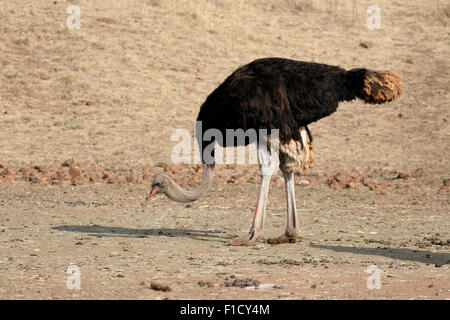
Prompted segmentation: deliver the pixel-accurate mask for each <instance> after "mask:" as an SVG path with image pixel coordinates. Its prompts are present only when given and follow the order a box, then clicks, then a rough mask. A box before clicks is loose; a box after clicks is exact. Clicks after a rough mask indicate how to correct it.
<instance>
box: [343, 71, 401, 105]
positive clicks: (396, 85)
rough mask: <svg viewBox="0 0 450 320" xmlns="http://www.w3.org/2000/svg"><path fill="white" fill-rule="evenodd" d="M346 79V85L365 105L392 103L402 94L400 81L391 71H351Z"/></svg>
mask: <svg viewBox="0 0 450 320" xmlns="http://www.w3.org/2000/svg"><path fill="white" fill-rule="evenodd" d="M346 77H347V83H348V84H347V85H348V86H349V87H350V88H351V90H353V91H354V93H355V95H356V96H357V97H358V98H360V99H361V100H363V101H364V102H366V103H371V104H380V103H385V102H389V101H393V100H395V99H396V98H397V97H398V96H400V95H401V93H402V79H401V78H400V76H399V75H397V74H396V73H395V72H392V71H373V70H367V69H353V70H350V71H348V72H347V74H346Z"/></svg>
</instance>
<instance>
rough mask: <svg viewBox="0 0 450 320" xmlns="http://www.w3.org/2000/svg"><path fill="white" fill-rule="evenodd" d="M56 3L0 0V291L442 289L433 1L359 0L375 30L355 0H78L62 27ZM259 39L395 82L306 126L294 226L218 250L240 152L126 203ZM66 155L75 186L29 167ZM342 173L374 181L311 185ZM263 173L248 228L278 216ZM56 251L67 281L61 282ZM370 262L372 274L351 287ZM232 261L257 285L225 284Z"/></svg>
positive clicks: (243, 222)
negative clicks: (169, 192) (208, 181)
mask: <svg viewBox="0 0 450 320" xmlns="http://www.w3.org/2000/svg"><path fill="white" fill-rule="evenodd" d="M69 4H72V3H71V2H68V1H61V0H58V1H48V2H33V3H32V4H30V3H28V2H27V3H25V2H24V3H21V2H20V1H19V2H17V1H16V2H6V3H4V4H2V6H1V7H0V135H1V138H0V163H3V164H6V163H7V164H8V165H9V166H10V169H8V170H11V172H9V171H8V172H6V171H5V170H6V168H5V167H1V164H0V175H1V176H2V177H1V179H0V244H1V245H0V298H2V299H28V298H30V299H107V298H113V299H136V298H137V299H166V298H167V299H216V298H220V299H234V298H239V299H252V298H263V299H351V298H353V299H354V298H356V299H361V298H362V299H394V298H398V299H422V298H423V299H450V273H449V266H450V248H449V246H450V232H449V230H450V228H449V227H450V223H449V221H450V219H449V216H450V212H449V203H450V192H449V191H448V188H445V187H443V185H444V180H445V179H448V178H450V176H449V168H450V166H449V159H450V126H449V122H448V121H449V103H448V101H450V83H449V70H450V56H449V55H448V52H449V49H450V48H449V42H448V35H449V34H448V26H449V22H450V6H449V5H448V3H447V1H433V5H430V3H427V2H423V1H410V2H408V5H404V4H403V3H400V2H395V1H394V2H393V1H384V0H383V1H378V4H379V6H380V8H381V19H382V20H381V29H380V30H368V29H367V27H366V19H367V17H368V14H367V13H366V9H367V7H368V6H369V5H371V4H372V3H371V2H370V1H315V0H310V1H307V0H304V1H293V0H290V1H288V0H285V1H265V2H261V1H250V0H249V1H200V0H197V1H194V0H191V1H187V0H185V1H172V0H169V1H159V0H153V1H132V0H119V1H115V2H114V5H109V4H106V3H105V4H102V3H97V2H93V1H87V0H86V1H84V0H81V1H77V4H78V5H79V6H80V8H81V29H80V30H68V29H67V28H66V25H65V22H66V18H67V13H66V8H67V7H68V6H69ZM361 43H363V45H361ZM267 56H280V57H286V58H293V59H298V60H306V61H316V62H323V63H329V64H335V65H340V66H342V67H345V68H355V67H367V68H370V69H388V70H393V71H396V72H397V73H399V74H400V75H401V76H402V78H403V82H404V92H403V95H402V96H401V98H400V99H399V100H397V101H395V102H393V103H390V104H388V105H382V106H377V107H373V106H368V105H364V104H363V103H362V102H359V101H355V102H352V103H346V104H342V105H341V106H340V109H339V110H338V112H337V113H336V114H334V115H333V116H331V117H329V118H326V119H322V120H321V121H319V122H317V123H315V124H312V125H311V130H312V133H313V136H314V138H315V140H314V141H315V150H316V166H315V168H314V169H313V170H312V172H311V176H309V177H315V178H316V179H317V180H318V182H319V183H317V184H315V185H304V184H301V183H299V184H298V185H297V186H296V195H297V206H298V209H299V213H300V219H301V235H300V238H299V241H298V242H297V243H295V244H289V245H281V246H271V245H268V244H266V243H264V242H263V241H261V242H259V243H258V244H257V245H256V246H254V247H250V248H249V247H227V246H224V243H225V242H226V241H227V240H228V239H230V238H231V237H233V236H236V235H241V234H244V233H246V232H247V231H248V229H249V227H250V223H251V217H252V212H253V210H254V207H255V204H256V196H257V189H258V185H257V182H258V179H257V178H253V179H250V178H248V177H249V176H250V175H251V174H254V171H255V170H254V169H255V168H254V167H251V166H246V167H242V166H237V167H231V168H227V171H226V174H224V175H221V176H220V177H219V178H218V179H217V180H216V184H215V188H214V190H212V191H211V192H210V193H209V195H208V196H207V197H206V198H204V199H201V200H199V201H197V202H195V203H192V204H189V205H186V204H178V203H173V202H170V201H169V200H168V199H166V198H164V197H163V196H157V197H155V198H154V199H152V201H146V200H145V196H146V194H147V192H148V188H149V185H148V179H150V178H151V175H152V174H154V173H155V172H158V171H160V170H162V168H160V167H158V165H159V166H161V165H160V164H161V163H168V164H170V152H171V150H172V147H173V146H174V145H175V142H172V141H171V139H170V137H171V133H172V132H173V130H174V129H175V128H186V129H189V130H191V132H192V131H193V125H194V123H193V122H194V120H195V118H196V115H197V112H198V108H199V106H200V104H201V103H202V102H203V100H204V99H205V97H206V96H207V94H209V93H210V92H211V90H213V89H214V88H215V87H216V86H217V85H218V84H219V83H220V82H221V81H222V80H223V79H224V78H225V77H226V76H227V75H228V74H229V73H231V72H232V71H233V70H234V69H235V68H237V67H238V66H239V65H242V64H244V63H247V62H249V61H251V60H253V59H255V58H259V57H267ZM66 159H75V163H76V162H81V163H88V164H89V165H91V164H94V165H95V166H97V167H96V169H92V170H93V171H96V172H97V171H98V173H99V176H98V177H97V178H92V179H90V178H89V177H87V178H86V177H85V180H83V181H81V183H77V182H76V181H75V179H74V177H75V176H73V175H71V174H70V173H69V167H67V166H66V167H64V170H66V171H64V175H62V176H61V177H62V178H61V179H56V180H55V181H53V180H52V178H51V176H49V178H43V177H44V176H45V173H44V172H42V170H41V171H40V169H38V168H37V166H47V168H49V167H50V166H51V165H52V164H55V163H57V164H58V166H56V167H55V168H53V169H54V170H56V169H57V168H58V167H59V165H60V164H61V163H62V162H63V161H64V160H66ZM162 167H164V166H162ZM24 168H29V169H30V170H36V174H38V176H37V178H33V177H32V176H33V174H34V173H30V172H28V171H27V172H28V173H24V171H23V169H24ZM145 168H149V171H148V172H147V176H145V173H146V171H145V170H146V169H145ZM20 169H22V170H20ZM53 169H52V170H53ZM104 170H110V171H111V172H113V174H114V175H115V177H117V176H119V175H120V172H125V173H129V172H137V173H138V178H137V179H134V178H133V179H130V180H129V179H127V178H126V176H124V178H122V180H120V179H119V180H114V181H109V180H108V177H106V178H105V177H104ZM131 170H135V171H131ZM245 170H247V171H245ZM352 170H356V171H363V172H365V174H366V175H367V176H368V177H370V178H373V179H377V180H379V181H384V185H383V186H382V187H381V188H371V187H370V186H368V185H361V186H360V187H357V188H346V187H345V186H344V187H343V188H342V189H340V188H338V189H339V190H337V189H335V188H332V187H330V186H329V182H328V181H329V180H328V179H329V178H330V177H333V176H334V175H335V174H336V173H338V172H351V171H352ZM183 172H185V171H183ZM243 172H244V173H245V174H246V177H247V178H245V179H241V180H239V177H242V176H243V174H244V173H243ZM417 172H420V174H417ZM148 173H150V176H149V175H148ZM176 173H177V172H175V174H176ZM398 173H407V175H406V176H405V177H403V178H402V179H398ZM409 173H410V174H411V175H409ZM67 174H69V176H67V177H66V175H67ZM72 174H73V171H72ZM83 174H84V175H85V174H86V173H83ZM8 175H11V177H10V178H8V177H7V176H8ZM30 177H31V178H30ZM75 178H76V177H75ZM237 180H238V181H237ZM236 181H237V182H236ZM185 182H186V184H188V185H189V181H185ZM279 185H280V183H278V184H277V183H274V185H273V186H272V188H271V190H270V194H269V203H268V212H267V219H266V236H267V237H269V236H274V235H277V234H279V233H281V231H282V230H283V228H284V223H285V199H284V190H283V188H282V187H281V186H279ZM70 265H76V266H78V267H79V269H80V271H81V289H80V290H70V289H68V288H67V286H66V281H67V279H68V277H69V276H70V275H69V274H68V273H66V271H67V268H68V267H69V266H70ZM371 265H376V266H377V267H378V268H379V269H380V271H381V288H380V289H373V290H370V289H368V288H367V278H368V277H369V276H370V274H368V273H366V272H365V270H366V269H367V268H368V267H369V266H371ZM247 278H251V279H252V280H257V281H259V283H260V288H259V289H252V288H240V287H237V286H233V285H232V282H233V281H234V280H236V279H247ZM152 282H158V283H160V284H163V285H168V286H170V288H171V291H167V292H166V291H157V290H153V289H152V288H151V283H152ZM249 282H251V281H249ZM230 284H231V285H230ZM266 285H267V286H266ZM273 285H276V286H275V287H273ZM124 289H125V290H124Z"/></svg>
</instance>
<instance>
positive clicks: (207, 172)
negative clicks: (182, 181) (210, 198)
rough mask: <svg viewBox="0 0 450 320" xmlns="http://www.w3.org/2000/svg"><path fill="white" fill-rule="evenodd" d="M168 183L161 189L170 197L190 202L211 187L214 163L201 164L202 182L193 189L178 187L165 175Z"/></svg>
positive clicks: (178, 200)
mask: <svg viewBox="0 0 450 320" xmlns="http://www.w3.org/2000/svg"><path fill="white" fill-rule="evenodd" d="M167 178H168V181H169V184H168V187H167V188H165V190H164V191H163V192H164V194H165V195H166V196H167V197H169V198H170V199H172V200H174V201H177V202H191V201H195V200H197V199H199V198H201V197H203V196H204V195H205V194H206V193H207V192H208V190H209V188H210V187H211V184H212V182H213V178H214V165H207V164H203V176H202V183H201V184H200V186H199V187H198V188H196V189H194V190H186V189H183V188H182V187H180V186H179V185H177V184H176V183H175V181H173V180H172V179H171V178H170V177H169V176H167Z"/></svg>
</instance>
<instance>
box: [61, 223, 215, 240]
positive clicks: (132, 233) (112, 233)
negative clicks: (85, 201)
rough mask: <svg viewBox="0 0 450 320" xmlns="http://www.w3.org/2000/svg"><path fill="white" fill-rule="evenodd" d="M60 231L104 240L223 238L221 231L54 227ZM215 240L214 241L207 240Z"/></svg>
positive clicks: (96, 226) (95, 226)
mask: <svg viewBox="0 0 450 320" xmlns="http://www.w3.org/2000/svg"><path fill="white" fill-rule="evenodd" d="M52 229H54V230H58V231H68V232H79V233H87V234H89V236H93V237H98V238H103V237H118V236H119V237H134V238H145V237H147V236H165V237H189V238H193V239H195V238H197V237H198V238H199V239H201V240H203V241H205V240H206V241H218V240H221V239H222V236H220V235H218V234H220V233H221V232H220V231H214V230H190V229H167V228H161V229H133V228H122V227H106V226H99V225H93V226H56V227H52ZM205 238H214V239H205Z"/></svg>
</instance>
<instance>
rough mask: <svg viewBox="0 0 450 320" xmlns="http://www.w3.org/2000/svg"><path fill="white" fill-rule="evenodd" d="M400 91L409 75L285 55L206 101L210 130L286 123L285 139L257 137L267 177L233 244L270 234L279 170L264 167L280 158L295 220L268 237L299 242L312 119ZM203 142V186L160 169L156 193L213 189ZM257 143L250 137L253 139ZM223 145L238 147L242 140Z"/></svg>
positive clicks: (185, 194) (263, 62)
mask: <svg viewBox="0 0 450 320" xmlns="http://www.w3.org/2000/svg"><path fill="white" fill-rule="evenodd" d="M400 93H401V78H400V77H399V76H398V75H396V74H395V73H393V72H389V71H372V70H367V69H364V68H359V69H352V70H349V71H346V70H344V69H342V68H340V67H336V66H331V65H326V64H319V63H311V62H301V61H294V60H289V59H282V58H264V59H259V60H255V61H253V62H251V63H249V64H247V65H245V66H242V67H240V68H238V69H237V70H236V71H234V72H233V73H232V74H231V75H230V76H229V77H228V78H227V79H226V80H225V81H224V82H223V83H222V84H221V85H220V86H219V87H218V88H216V89H215V90H214V91H213V92H212V93H211V94H210V95H209V96H208V97H207V99H206V101H205V102H204V103H203V105H202V106H201V108H200V112H199V114H198V117H197V121H202V130H203V131H205V130H208V129H212V128H214V129H218V130H219V131H220V132H222V133H223V137H226V134H225V132H226V129H234V130H236V129H243V130H244V131H246V130H248V129H254V130H257V131H258V130H259V129H267V130H271V129H278V136H279V140H278V141H273V140H275V139H271V136H270V135H268V136H267V141H266V142H264V143H260V142H261V141H259V143H258V144H257V152H258V160H259V166H260V172H261V182H260V189H259V196H258V202H257V204H256V210H255V215H254V218H253V223H252V226H251V229H250V232H249V234H248V235H246V236H244V237H239V238H234V239H231V240H230V241H228V243H227V244H228V245H253V244H255V243H256V241H257V240H258V239H260V238H262V235H263V226H264V213H265V209H266V199H267V194H268V190H269V182H270V178H271V172H269V173H268V171H267V170H264V169H267V168H268V167H270V166H271V165H273V163H274V162H275V161H277V163H278V161H279V168H280V169H281V171H282V173H283V176H284V181H285V187H286V197H287V226H286V230H285V232H284V233H283V234H282V235H281V236H279V237H277V238H272V239H269V240H268V242H269V243H272V244H278V243H293V242H295V241H296V237H297V232H298V231H297V230H298V218H297V212H296V206H295V195H294V181H293V175H294V172H296V171H298V170H300V171H301V170H302V169H304V168H305V167H310V166H311V165H312V163H313V162H314V155H313V150H312V136H311V134H310V132H309V130H308V127H307V125H308V124H310V123H312V122H315V121H317V120H319V119H321V118H323V117H326V116H328V115H330V114H332V113H333V112H335V111H336V109H337V107H338V103H339V102H341V101H350V100H353V99H355V98H359V99H362V100H363V101H364V102H366V103H370V104H381V103H385V102H388V101H392V100H394V99H395V98H396V97H397V96H399V95H400ZM199 136H203V135H202V134H201V135H199ZM198 142H199V145H200V146H201V148H200V151H201V152H202V160H203V177H202V182H201V185H200V186H199V187H198V188H196V189H194V190H185V189H183V188H181V187H180V186H178V185H177V184H176V183H175V182H174V181H173V180H172V179H171V178H170V177H169V176H167V175H165V174H163V173H162V174H158V175H157V176H155V178H154V181H153V183H152V189H151V191H150V194H149V197H151V196H153V195H154V194H155V193H157V192H158V191H161V192H163V193H164V194H166V195H167V196H168V197H169V198H170V199H172V200H175V201H180V202H188V201H194V200H197V199H199V198H200V197H202V196H203V195H205V194H206V193H207V191H208V189H209V188H210V186H211V184H212V180H213V170H214V162H212V163H208V162H207V161H206V160H205V159H204V153H203V150H204V148H205V143H204V142H202V141H198ZM252 142H253V141H248V139H247V140H246V142H245V145H247V144H248V143H252ZM278 142H279V143H278ZM265 143H266V145H265ZM208 144H209V142H208ZM222 144H223V146H233V145H235V141H224V142H223V143H222ZM267 146H269V147H267ZM274 146H279V147H278V148H276V147H274Z"/></svg>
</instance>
